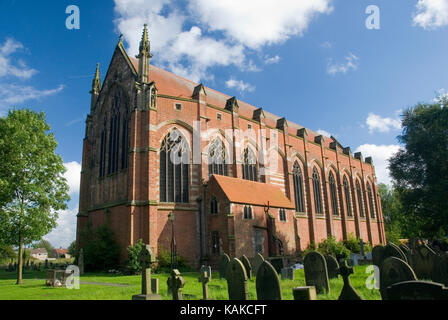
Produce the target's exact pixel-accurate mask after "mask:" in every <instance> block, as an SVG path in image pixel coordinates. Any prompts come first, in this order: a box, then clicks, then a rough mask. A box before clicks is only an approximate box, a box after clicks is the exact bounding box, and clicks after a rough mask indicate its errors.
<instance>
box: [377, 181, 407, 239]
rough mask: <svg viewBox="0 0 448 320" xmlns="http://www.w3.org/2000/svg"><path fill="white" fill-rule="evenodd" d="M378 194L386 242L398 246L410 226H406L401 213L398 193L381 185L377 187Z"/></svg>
mask: <svg viewBox="0 0 448 320" xmlns="http://www.w3.org/2000/svg"><path fill="white" fill-rule="evenodd" d="M378 192H379V194H380V197H381V207H382V209H383V219H384V229H385V231H386V239H387V242H392V243H395V244H396V245H399V244H400V241H399V239H401V238H403V237H404V235H405V234H409V233H410V232H409V230H410V229H411V228H412V226H411V225H409V224H408V222H407V220H406V218H405V217H404V215H403V213H402V212H403V208H402V205H401V202H400V197H399V194H398V191H397V190H395V189H393V188H390V187H388V186H387V185H385V184H383V183H382V184H379V185H378Z"/></svg>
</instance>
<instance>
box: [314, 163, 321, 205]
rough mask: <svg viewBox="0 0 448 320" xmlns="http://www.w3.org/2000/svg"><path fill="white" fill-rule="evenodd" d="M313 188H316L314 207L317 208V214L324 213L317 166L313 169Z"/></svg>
mask: <svg viewBox="0 0 448 320" xmlns="http://www.w3.org/2000/svg"><path fill="white" fill-rule="evenodd" d="M313 190H314V207H315V209H316V214H323V209H322V193H321V183H320V174H319V172H318V171H317V168H316V167H314V170H313Z"/></svg>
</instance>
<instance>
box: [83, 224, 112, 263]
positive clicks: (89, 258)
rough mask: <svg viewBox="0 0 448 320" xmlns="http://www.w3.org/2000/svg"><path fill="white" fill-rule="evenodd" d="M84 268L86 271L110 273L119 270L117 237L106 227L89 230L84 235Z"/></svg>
mask: <svg viewBox="0 0 448 320" xmlns="http://www.w3.org/2000/svg"><path fill="white" fill-rule="evenodd" d="M83 239H84V240H85V247H84V267H85V270H86V271H89V272H92V271H109V270H112V269H115V270H116V269H119V259H120V247H119V246H118V244H117V242H116V240H115V235H114V233H113V232H112V230H110V229H109V227H108V226H106V225H104V226H101V227H99V228H97V229H95V230H92V229H91V228H87V230H86V231H85V233H84V234H83Z"/></svg>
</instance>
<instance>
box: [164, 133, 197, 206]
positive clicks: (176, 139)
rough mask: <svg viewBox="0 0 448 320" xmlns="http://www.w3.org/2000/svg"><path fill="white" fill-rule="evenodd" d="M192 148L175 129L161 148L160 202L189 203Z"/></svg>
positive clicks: (167, 136)
mask: <svg viewBox="0 0 448 320" xmlns="http://www.w3.org/2000/svg"><path fill="white" fill-rule="evenodd" d="M189 172H190V149H189V147H188V143H187V141H186V139H185V138H184V136H183V135H182V134H181V133H180V132H179V130H177V129H174V130H172V131H171V132H170V133H168V134H167V135H166V137H165V139H164V140H163V142H162V146H161V148H160V202H179V203H182V202H183V203H188V202H189V201H190V200H189V199H190V197H189Z"/></svg>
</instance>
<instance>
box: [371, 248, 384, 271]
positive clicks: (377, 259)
mask: <svg viewBox="0 0 448 320" xmlns="http://www.w3.org/2000/svg"><path fill="white" fill-rule="evenodd" d="M383 252H384V247H383V246H381V245H377V246H375V247H373V249H372V263H373V264H374V265H375V266H377V267H378V268H379V267H381V263H382V261H383Z"/></svg>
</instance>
